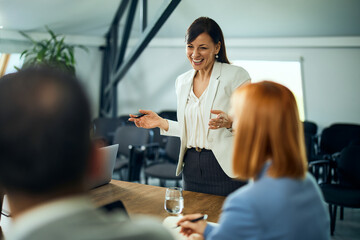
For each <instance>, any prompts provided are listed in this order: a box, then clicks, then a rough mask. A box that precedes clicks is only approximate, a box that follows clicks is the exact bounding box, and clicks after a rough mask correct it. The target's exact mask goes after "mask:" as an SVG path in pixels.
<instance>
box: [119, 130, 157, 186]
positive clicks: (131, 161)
mask: <svg viewBox="0 0 360 240" xmlns="http://www.w3.org/2000/svg"><path fill="white" fill-rule="evenodd" d="M149 136H150V134H149V130H148V129H143V128H137V127H136V126H134V125H124V126H121V127H118V128H117V129H116V131H115V136H114V141H113V143H114V144H119V150H118V158H117V160H116V163H115V168H114V173H119V175H120V178H121V179H123V180H127V181H130V182H133V181H140V171H141V167H142V165H143V161H144V158H145V151H146V148H147V146H148V142H149ZM124 169H127V170H128V171H127V178H125V177H124V176H123V175H122V171H123V170H124Z"/></svg>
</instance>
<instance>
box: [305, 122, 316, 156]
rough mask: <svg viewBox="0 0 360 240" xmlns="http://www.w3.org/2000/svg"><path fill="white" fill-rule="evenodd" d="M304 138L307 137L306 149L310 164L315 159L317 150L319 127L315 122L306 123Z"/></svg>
mask: <svg viewBox="0 0 360 240" xmlns="http://www.w3.org/2000/svg"><path fill="white" fill-rule="evenodd" d="M303 128H304V137H305V147H306V156H307V159H308V161H309V162H311V161H313V160H314V159H315V155H316V149H317V135H316V134H317V128H318V127H317V125H316V123H314V122H310V121H304V122H303Z"/></svg>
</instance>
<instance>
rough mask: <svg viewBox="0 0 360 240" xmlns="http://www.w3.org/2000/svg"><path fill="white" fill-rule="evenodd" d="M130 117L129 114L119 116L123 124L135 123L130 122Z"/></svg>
mask: <svg viewBox="0 0 360 240" xmlns="http://www.w3.org/2000/svg"><path fill="white" fill-rule="evenodd" d="M129 118H130V116H129V115H121V116H119V117H118V119H119V122H120V123H121V126H123V125H134V123H133V122H129V121H128V119H129Z"/></svg>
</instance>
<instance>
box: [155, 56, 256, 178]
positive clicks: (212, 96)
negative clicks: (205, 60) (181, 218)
mask: <svg viewBox="0 0 360 240" xmlns="http://www.w3.org/2000/svg"><path fill="white" fill-rule="evenodd" d="M195 73H196V71H195V70H194V69H192V70H190V71H188V72H186V73H183V74H182V75H180V76H179V77H178V78H177V79H176V83H175V88H176V95H177V119H178V121H177V122H176V121H171V120H168V122H169V129H168V131H165V130H162V129H160V132H161V134H162V135H167V136H178V137H180V139H181V147H180V154H179V162H178V166H177V169H176V175H179V174H180V173H181V171H182V169H183V167H184V163H183V159H184V155H185V153H186V150H187V148H186V146H187V142H186V141H187V136H186V128H185V115H184V113H185V105H186V101H187V97H188V95H189V93H190V90H191V86H192V81H193V79H194V76H195ZM246 82H250V76H249V74H248V73H247V71H246V70H245V69H243V68H242V67H237V66H233V65H230V64H226V63H220V62H215V63H214V66H213V69H212V73H211V77H210V82H209V86H208V93H207V97H206V100H205V103H204V104H205V106H204V114H205V115H206V116H204V118H205V119H207V122H208V121H209V120H210V119H211V118H215V117H216V115H215V114H211V112H210V110H221V111H224V112H226V113H228V112H229V108H230V97H231V94H232V93H233V91H234V90H235V89H236V88H237V87H239V86H241V85H242V84H244V83H246ZM207 140H208V142H209V144H210V147H211V150H212V151H213V153H214V155H215V157H216V159H217V161H218V162H219V164H220V166H221V168H222V169H223V170H224V172H225V173H226V174H227V175H228V176H229V177H234V175H233V172H232V164H231V158H232V146H233V134H232V133H231V132H230V131H229V130H228V129H226V128H220V129H215V130H212V129H208V131H207Z"/></svg>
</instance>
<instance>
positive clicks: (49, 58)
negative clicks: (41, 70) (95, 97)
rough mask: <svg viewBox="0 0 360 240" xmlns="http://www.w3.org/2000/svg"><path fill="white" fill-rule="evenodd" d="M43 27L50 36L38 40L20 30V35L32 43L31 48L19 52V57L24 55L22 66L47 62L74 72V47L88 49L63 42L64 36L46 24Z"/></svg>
mask: <svg viewBox="0 0 360 240" xmlns="http://www.w3.org/2000/svg"><path fill="white" fill-rule="evenodd" d="M45 28H46V30H47V32H48V33H49V34H50V38H49V39H44V40H40V41H36V40H34V39H33V38H31V37H30V36H29V35H28V34H26V33H25V32H23V31H20V34H21V35H23V36H24V37H25V38H27V39H29V40H30V41H31V42H32V43H33V45H32V47H31V48H29V49H27V50H24V51H23V52H22V53H21V56H20V58H22V57H25V61H24V64H23V67H27V66H29V65H41V64H47V65H50V66H55V67H58V68H61V69H63V70H67V71H70V72H71V73H73V74H75V57H74V49H75V48H81V49H83V50H85V51H87V50H88V49H87V48H86V47H84V46H83V45H74V44H67V43H65V42H64V40H65V36H61V35H59V34H55V33H54V32H53V31H52V30H51V29H50V28H48V27H47V26H46V27H45Z"/></svg>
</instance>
